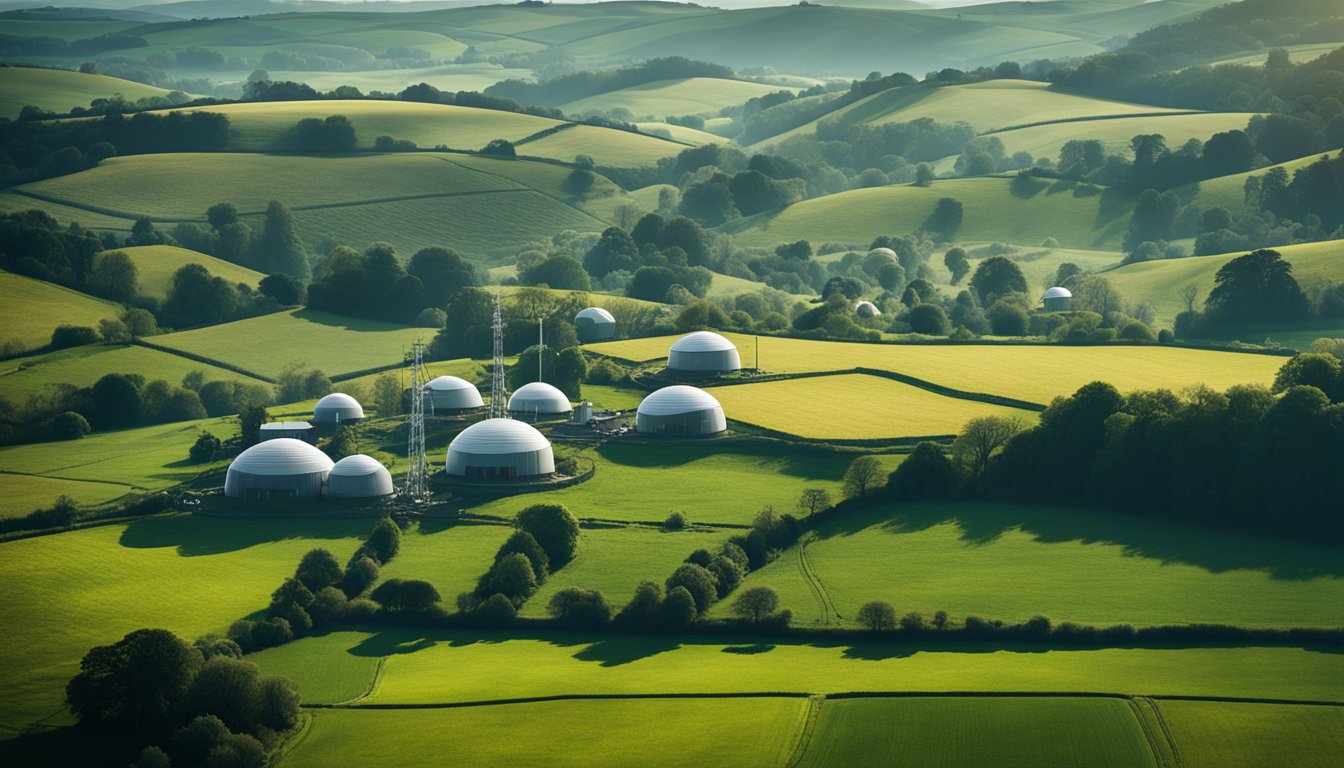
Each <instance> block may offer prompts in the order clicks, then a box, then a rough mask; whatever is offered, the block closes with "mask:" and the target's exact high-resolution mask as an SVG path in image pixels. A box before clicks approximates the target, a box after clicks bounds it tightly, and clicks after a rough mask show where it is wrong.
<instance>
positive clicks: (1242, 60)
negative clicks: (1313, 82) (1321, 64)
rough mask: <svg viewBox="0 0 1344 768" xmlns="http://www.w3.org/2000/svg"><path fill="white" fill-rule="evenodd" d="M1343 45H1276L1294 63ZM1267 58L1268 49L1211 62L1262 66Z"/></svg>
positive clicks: (1320, 55) (1314, 57)
mask: <svg viewBox="0 0 1344 768" xmlns="http://www.w3.org/2000/svg"><path fill="white" fill-rule="evenodd" d="M1340 46H1344V42H1334V43H1304V44H1302V45H1286V46H1276V47H1282V48H1284V49H1286V50H1287V51H1288V60H1289V61H1291V62H1293V63H1294V64H1301V63H1302V62H1305V61H1312V60H1314V59H1319V58H1320V57H1322V56H1324V55H1325V54H1327V53H1329V52H1331V51H1333V50H1335V49H1336V48H1339V47H1340ZM1268 60H1269V51H1262V52H1260V53H1252V54H1247V55H1245V56H1238V57H1236V58H1232V59H1221V60H1219V61H1215V62H1213V63H1214V64H1239V65H1241V66H1244V67H1263V66H1264V65H1265V62H1266V61H1268Z"/></svg>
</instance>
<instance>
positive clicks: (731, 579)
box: [706, 555, 746, 599]
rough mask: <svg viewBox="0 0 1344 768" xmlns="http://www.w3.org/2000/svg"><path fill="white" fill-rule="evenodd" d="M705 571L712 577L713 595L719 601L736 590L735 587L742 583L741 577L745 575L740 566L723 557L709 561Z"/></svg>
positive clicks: (719, 556)
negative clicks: (716, 596)
mask: <svg viewBox="0 0 1344 768" xmlns="http://www.w3.org/2000/svg"><path fill="white" fill-rule="evenodd" d="M706 570H708V571H709V572H710V574H711V575H712V576H713V577H714V587H715V594H716V595H718V597H719V599H722V598H724V597H726V596H727V595H728V594H730V593H731V592H732V591H733V590H734V589H737V585H738V584H741V583H742V577H743V576H745V575H746V570H745V569H744V568H742V566H740V565H738V564H737V563H736V562H735V561H733V560H730V559H729V558H727V557H724V556H723V555H718V556H717V557H714V558H713V559H711V560H710V561H709V565H708V566H706Z"/></svg>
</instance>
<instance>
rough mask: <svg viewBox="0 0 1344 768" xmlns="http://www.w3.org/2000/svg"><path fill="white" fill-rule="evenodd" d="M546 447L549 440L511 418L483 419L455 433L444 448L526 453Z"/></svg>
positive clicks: (463, 450) (533, 428)
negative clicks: (455, 435) (451, 440)
mask: <svg viewBox="0 0 1344 768" xmlns="http://www.w3.org/2000/svg"><path fill="white" fill-rule="evenodd" d="M549 447H551V442H550V441H549V440H547V439H546V436H545V435H543V434H541V433H540V432H538V431H537V428H536V427H534V426H532V425H531V424H528V423H526V422H523V421H514V420H513V419H486V420H485V421H478V422H476V423H475V424H472V425H471V426H470V427H467V428H466V429H464V430H462V431H461V432H459V433H458V435H457V437H454V438H453V442H451V443H449V444H448V451H449V452H450V453H451V452H453V451H462V452H464V453H487V454H499V453H526V452H530V451H540V450H542V449H545V448H549Z"/></svg>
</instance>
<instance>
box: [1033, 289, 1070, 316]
mask: <svg viewBox="0 0 1344 768" xmlns="http://www.w3.org/2000/svg"><path fill="white" fill-rule="evenodd" d="M1041 303H1042V304H1044V305H1045V311H1046V312H1067V311H1069V310H1070V309H1073V293H1072V292H1070V291H1069V289H1068V288H1061V287H1060V286H1055V287H1054V288H1051V289H1050V290H1048V291H1046V292H1045V295H1044V296H1042V297H1041Z"/></svg>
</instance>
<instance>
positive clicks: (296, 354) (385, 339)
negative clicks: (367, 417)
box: [153, 309, 434, 376]
mask: <svg viewBox="0 0 1344 768" xmlns="http://www.w3.org/2000/svg"><path fill="white" fill-rule="evenodd" d="M433 336H434V333H433V330H432V329H428V328H412V327H409V326H404V325H395V324H392V323H382V322H378V321H376V320H361V319H358V318H352V317H344V316H342V315H333V314H329V313H327V312H316V311H312V310H307V309H295V310H290V311H287V312H276V313H274V314H270V315H262V316H261V317H251V318H248V319H246V320H238V321H236V322H232V323H225V324H223V325H212V326H209V327H207V328H198V329H196V330H193V331H180V332H178V333H170V334H167V335H164V336H155V337H154V339H153V341H154V343H155V344H158V345H160V346H164V347H167V348H169V349H176V350H182V351H184V352H189V353H193V354H197V355H205V356H207V357H209V358H211V359H213V360H222V361H224V362H226V363H229V364H231V365H235V366H238V367H239V368H241V369H243V370H247V371H252V372H254V373H257V374H260V375H262V376H276V375H277V374H279V373H280V372H281V371H283V370H284V369H285V368H286V367H287V366H289V365H290V364H293V363H301V364H305V365H307V366H309V367H311V368H316V369H318V370H320V371H322V372H323V373H325V374H327V375H328V376H335V375H339V374H342V373H349V372H352V371H362V370H364V369H366V368H375V367H377V366H380V365H391V364H393V363H399V362H401V360H402V355H403V353H404V351H405V350H406V349H407V348H409V347H410V345H411V342H413V341H415V340H416V339H422V340H424V341H429V340H430V339H431V338H433ZM264 339H283V340H284V344H266V343H259V342H260V341H261V340H264Z"/></svg>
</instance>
